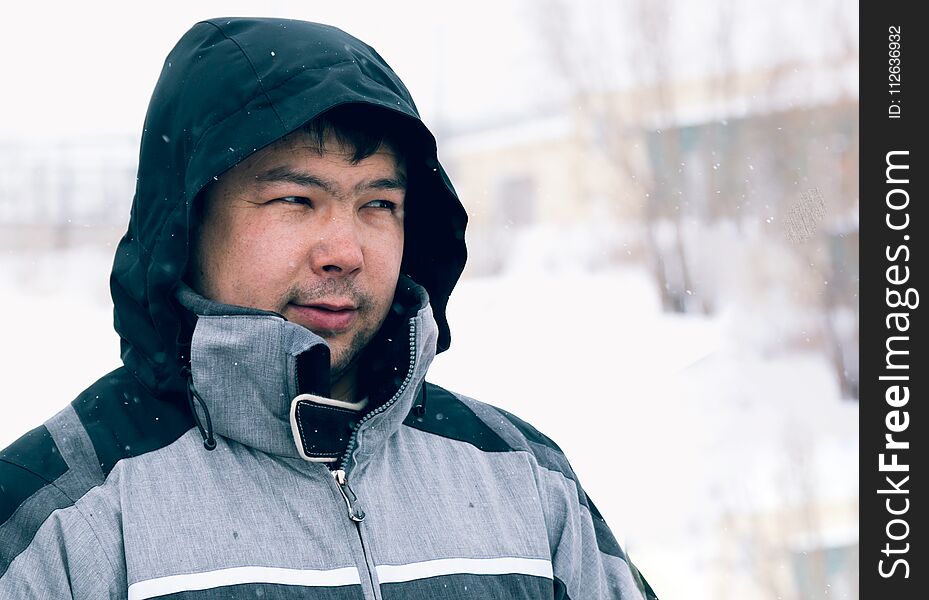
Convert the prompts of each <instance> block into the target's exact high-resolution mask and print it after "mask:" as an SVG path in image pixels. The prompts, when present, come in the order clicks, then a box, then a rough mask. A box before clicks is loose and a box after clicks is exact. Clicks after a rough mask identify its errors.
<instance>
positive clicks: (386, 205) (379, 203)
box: [365, 200, 397, 212]
mask: <svg viewBox="0 0 929 600" xmlns="http://www.w3.org/2000/svg"><path fill="white" fill-rule="evenodd" d="M365 206H367V207H370V208H383V209H387V210H389V211H391V212H393V211H395V210H397V203H396V202H391V201H390V200H372V201H371V202H368V203H367V204H365Z"/></svg>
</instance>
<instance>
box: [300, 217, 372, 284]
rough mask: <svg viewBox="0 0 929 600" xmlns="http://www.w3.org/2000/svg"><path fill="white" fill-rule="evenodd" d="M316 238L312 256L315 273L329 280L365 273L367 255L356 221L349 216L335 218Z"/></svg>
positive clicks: (329, 221)
mask: <svg viewBox="0 0 929 600" xmlns="http://www.w3.org/2000/svg"><path fill="white" fill-rule="evenodd" d="M322 225H323V226H322V227H321V229H319V230H317V231H314V232H313V233H312V234H311V235H314V236H315V237H316V240H315V242H314V244H313V248H312V251H311V254H310V263H311V266H312V268H313V271H314V272H316V273H317V274H318V275H324V276H329V277H334V276H342V275H350V274H352V273H355V272H356V271H359V270H361V267H362V266H363V265H364V254H363V252H362V248H361V239H360V236H359V232H358V231H357V229H356V227H355V224H354V221H353V219H352V218H351V217H348V216H331V217H329V218H327V219H326V220H325V222H324V223H323V224H322Z"/></svg>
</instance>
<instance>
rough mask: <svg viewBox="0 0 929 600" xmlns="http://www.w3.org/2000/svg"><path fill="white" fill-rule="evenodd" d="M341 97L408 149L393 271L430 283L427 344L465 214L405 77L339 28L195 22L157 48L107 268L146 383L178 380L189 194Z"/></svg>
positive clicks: (131, 354) (458, 260)
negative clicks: (395, 129) (377, 112)
mask: <svg viewBox="0 0 929 600" xmlns="http://www.w3.org/2000/svg"><path fill="white" fill-rule="evenodd" d="M342 104H365V105H369V106H373V107H380V109H382V110H385V111H389V112H387V113H385V114H387V115H391V118H393V119H396V120H397V121H399V122H400V123H401V127H402V128H403V130H404V134H405V138H406V141H408V142H409V143H410V147H411V148H414V149H415V150H414V151H413V152H411V153H410V155H409V156H407V163H408V164H407V171H408V189H407V207H408V208H407V214H406V224H405V228H406V232H405V247H404V257H403V265H402V267H401V269H402V272H403V273H404V274H406V275H408V276H409V277H410V278H412V279H413V281H415V282H417V283H419V284H420V285H422V286H423V287H424V288H425V289H426V291H427V292H428V294H429V298H430V301H431V304H432V308H433V312H434V314H435V318H436V322H437V324H438V326H439V340H438V351H439V352H441V351H443V350H445V349H447V348H448V346H449V344H450V341H451V337H450V333H449V328H448V322H447V320H446V316H445V308H446V304H447V303H448V297H449V294H451V291H452V289H453V288H454V286H455V283H456V282H457V281H458V277H459V276H460V275H461V271H462V269H463V268H464V264H465V259H466V250H465V244H464V230H465V225H466V222H467V216H466V214H465V211H464V208H463V207H462V206H461V203H460V202H459V200H458V197H457V195H456V194H455V190H454V189H453V187H452V184H451V182H450V181H449V179H448V177H447V175H446V174H445V171H444V170H443V169H442V166H441V165H440V164H439V162H438V159H437V157H436V145H435V138H434V137H433V136H432V134H431V133H430V132H429V130H428V129H427V128H426V126H425V125H424V124H423V123H422V121H421V120H420V118H419V114H418V112H417V110H416V106H415V105H414V104H413V99H412V98H411V97H410V94H409V92H408V91H407V89H406V87H405V86H404V85H403V83H402V82H401V81H400V79H399V78H398V77H397V75H396V74H395V73H394V72H393V70H392V69H391V68H390V67H389V66H388V65H387V63H386V62H385V61H384V60H383V59H382V58H381V57H380V56H379V55H378V54H377V52H375V51H374V49H372V48H371V47H370V46H368V45H367V44H365V43H363V42H361V41H360V40H358V39H356V38H354V37H352V36H350V35H348V34H346V33H345V32H343V31H341V30H339V29H336V28H335V27H330V26H327V25H320V24H316V23H306V22H302V21H292V20H284V19H256V18H227V19H211V20H209V21H204V22H201V23H198V24H196V25H195V26H194V27H193V28H192V29H191V30H190V31H188V32H187V33H186V34H185V35H184V37H183V38H181V40H180V41H179V42H178V44H177V46H175V48H174V49H173V50H172V51H171V53H170V54H169V55H168V58H167V60H166V61H165V64H164V68H163V69H162V72H161V77H160V78H159V80H158V84H157V85H156V87H155V91H154V93H153V94H152V99H151V103H150V105H149V108H148V114H147V115H146V118H145V129H144V131H143V135H142V145H141V151H140V155H139V171H138V179H137V183H136V192H135V197H134V199H133V203H132V212H131V216H130V220H129V228H128V231H127V232H126V235H125V236H124V237H123V238H122V240H121V241H120V243H119V247H118V248H117V251H116V258H115V261H114V264H113V273H112V276H111V278H110V289H111V293H112V296H113V302H114V305H115V308H114V312H115V327H116V331H117V332H118V333H119V335H120V337H121V344H122V359H123V362H124V363H125V365H126V366H127V367H128V368H129V369H130V370H131V371H132V372H133V373H134V374H135V375H136V377H137V378H138V379H139V380H140V381H141V382H142V383H143V384H144V385H145V386H146V387H148V388H149V389H150V390H152V391H155V392H179V391H181V390H183V386H184V380H183V378H182V375H181V367H182V366H183V365H184V364H185V363H186V361H187V357H186V348H187V344H188V342H189V340H188V339H186V336H188V335H189V330H188V327H186V326H185V322H186V319H187V317H186V316H185V313H184V311H185V309H183V308H181V306H180V305H179V304H178V303H177V301H176V300H175V290H176V288H177V287H178V285H179V284H180V282H181V280H182V278H183V277H184V274H185V272H186V270H187V263H188V260H189V257H190V249H191V243H192V240H191V232H192V231H194V229H195V226H196V223H195V222H193V220H194V219H195V218H196V215H197V211H195V210H192V208H193V205H194V199H195V198H196V197H197V194H198V193H199V192H200V191H201V190H202V189H203V188H204V186H205V185H206V184H207V183H208V182H210V181H211V180H212V179H213V178H214V177H215V176H217V175H219V174H221V173H223V172H224V171H226V170H228V169H229V168H231V167H233V166H234V165H236V164H237V163H239V162H240V161H242V160H243V159H245V158H246V157H247V156H249V155H250V154H252V153H253V152H255V151H256V150H259V149H261V148H263V147H265V146H267V145H268V144H271V143H272V142H274V141H276V140H278V139H280V138H282V137H283V136H285V135H287V134H288V133H290V132H292V131H294V130H296V129H298V128H300V127H301V126H302V125H303V124H305V123H306V122H307V121H310V120H312V119H313V118H314V117H316V116H318V115H320V114H321V113H323V112H325V111H327V110H329V109H331V108H333V107H335V106H339V105H342Z"/></svg>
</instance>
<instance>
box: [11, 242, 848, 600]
mask: <svg viewBox="0 0 929 600" xmlns="http://www.w3.org/2000/svg"><path fill="white" fill-rule="evenodd" d="M111 260H112V259H111V256H110V255H109V253H108V252H105V251H92V250H71V251H67V252H63V251H59V252H53V253H47V254H42V255H36V256H33V257H26V256H15V255H10V254H8V255H7V256H5V257H3V258H0V314H2V315H3V316H2V325H0V326H2V328H3V331H4V344H3V345H2V350H0V352H2V354H0V364H2V365H3V367H2V372H3V377H4V380H5V384H6V385H5V387H6V390H7V395H6V397H7V401H6V403H5V404H4V408H3V411H2V419H0V447H3V446H6V445H7V444H8V443H10V442H11V441H13V440H14V439H15V438H16V437H18V436H19V435H21V434H22V433H23V432H25V431H26V430H27V429H29V428H31V427H34V426H36V425H38V424H40V423H41V422H42V421H44V420H45V419H46V418H48V417H49V416H51V415H52V414H54V413H55V412H56V411H57V410H59V409H60V408H61V407H63V406H64V405H65V403H67V402H68V401H69V400H70V399H71V398H72V397H73V396H74V395H75V394H76V393H78V392H79V391H80V390H81V389H83V388H84V387H86V386H87V385H88V384H90V383H91V382H92V381H93V380H95V379H96V378H97V377H99V376H101V375H102V374H104V373H105V372H107V371H108V370H110V369H112V368H114V367H115V366H117V365H118V340H117V337H116V335H115V333H114V332H113V330H112V325H111V323H112V317H111V308H110V304H109V300H108V298H107V295H106V280H107V276H108V271H109V266H110V263H111ZM517 264H519V263H517ZM571 265H572V263H571V261H565V262H564V263H562V264H557V263H556V264H553V265H548V266H546V267H545V268H540V267H537V268H529V265H528V264H523V265H522V266H520V267H518V268H511V269H510V270H508V271H505V272H504V273H502V274H501V275H499V276H496V277H486V278H466V279H464V280H462V281H461V282H460V284H459V286H458V288H457V289H456V291H455V293H454V294H453V295H452V299H451V302H450V304H449V309H448V312H449V320H450V323H451V325H452V339H453V342H452V347H451V349H450V350H449V351H447V352H446V353H444V354H442V355H440V356H439V357H437V358H436V361H435V363H434V366H433V368H432V370H431V372H430V380H431V381H433V382H435V383H438V384H440V385H443V386H445V387H448V388H450V389H453V390H456V391H459V392H461V393H464V394H466V395H469V396H472V397H475V398H478V399H480V400H482V401H485V402H489V403H492V404H496V405H498V406H501V407H503V408H505V409H507V410H509V411H511V412H513V413H515V414H517V415H518V416H520V417H521V418H523V419H525V420H527V421H529V422H530V423H532V424H533V425H534V426H536V427H537V428H538V429H539V430H540V431H542V432H543V433H545V434H546V435H548V436H549V437H551V438H553V439H554V440H555V441H556V442H557V443H558V444H559V445H560V446H561V447H562V449H563V450H564V451H565V452H566V454H567V455H568V457H569V459H570V460H571V462H572V464H573V466H574V468H575V470H576V472H577V474H578V476H579V478H580V481H581V483H582V484H583V485H584V487H585V489H586V490H587V492H588V493H589V494H590V496H591V497H592V498H593V499H594V501H595V503H596V504H597V507H598V508H599V509H600V511H601V512H602V513H603V515H604V517H605V518H606V520H607V522H608V523H609V524H610V526H611V527H612V529H613V530H614V532H615V533H616V535H617V537H618V538H619V539H620V541H621V543H623V544H624V546H625V547H626V549H627V551H629V552H630V555H631V557H632V558H633V560H634V561H636V562H637V563H638V565H639V567H640V568H641V569H642V570H643V572H644V573H645V574H646V576H647V577H648V578H649V580H650V582H651V583H652V584H653V586H654V587H656V588H657V589H659V590H660V591H661V592H662V594H663V595H664V596H666V597H687V598H710V597H712V591H713V587H712V583H711V577H712V575H713V573H714V571H713V569H712V568H709V567H708V566H707V565H708V564H711V563H712V558H713V553H714V552H715V551H716V545H717V544H718V539H717V537H716V536H717V535H718V530H717V527H718V522H719V520H720V519H721V518H723V517H724V516H725V514H726V513H727V512H730V511H742V512H746V511H747V512H751V511H764V510H774V509H776V508H778V507H783V506H786V505H788V504H790V503H791V502H795V501H801V500H802V499H803V498H801V497H800V496H798V495H799V494H801V493H803V489H802V486H801V484H803V483H804V481H810V480H811V481H813V482H814V484H815V485H814V488H813V493H814V494H815V497H816V498H817V499H819V500H822V501H824V502H825V501H828V500H832V499H834V500H836V501H842V500H843V499H844V500H848V499H856V498H857V495H858V490H857V481H858V465H857V453H858V407H857V404H856V403H851V402H847V401H842V400H841V399H840V397H839V391H838V389H837V386H836V384H835V382H834V380H833V378H832V376H831V372H830V370H829V365H828V363H827V362H826V361H825V359H824V358H822V357H821V356H820V355H818V354H813V353H808V352H799V351H795V352H793V353H789V354H780V355H778V354H772V353H771V352H770V351H766V352H764V353H762V352H761V351H759V350H756V349H755V348H754V347H753V346H752V342H751V340H753V339H754V337H757V336H752V335H747V334H746V332H745V331H744V328H745V327H746V326H751V322H749V321H746V320H745V319H744V318H742V317H740V318H734V317H733V316H732V315H734V314H735V311H721V313H720V316H716V317H713V318H707V317H694V316H675V315H668V314H664V313H662V312H661V311H660V310H659V308H658V306H659V300H658V296H657V293H656V291H655V289H654V287H653V285H652V281H651V279H650V278H649V276H648V274H647V272H646V271H644V270H643V269H642V268H641V267H638V266H634V265H630V266H619V267H617V266H614V267H612V268H608V269H603V268H601V269H595V270H579V269H577V268H572V266H571ZM757 327H758V328H759V329H760V328H762V324H760V323H759V324H757ZM807 492H809V490H807ZM836 532H838V533H836ZM824 535H828V536H829V537H830V539H831V538H836V537H840V538H842V539H851V540H854V539H856V538H857V524H855V523H847V524H844V525H843V524H838V525H833V526H832V530H830V531H827V532H824ZM637 557H638V558H637ZM717 568H718V567H717ZM716 576H719V573H716Z"/></svg>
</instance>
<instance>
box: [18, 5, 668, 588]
mask: <svg viewBox="0 0 929 600" xmlns="http://www.w3.org/2000/svg"><path fill="white" fill-rule="evenodd" d="M465 222H466V217H465V213H464V210H463V208H462V206H461V204H460V203H459V201H458V199H457V197H456V196H455V193H454V190H453V188H452V186H451V183H450V182H449V181H448V179H447V177H446V175H445V173H444V171H443V169H442V167H441V166H440V165H439V163H438V161H437V159H436V149H435V140H434V138H433V137H432V135H431V134H430V133H429V131H428V130H427V129H426V127H425V126H424V125H423V124H422V122H421V121H420V120H419V117H418V115H417V113H416V109H415V107H414V105H413V102H412V99H411V98H410V96H409V94H408V92H407V90H406V89H405V88H404V86H403V84H402V83H401V82H400V80H399V79H398V78H397V76H396V75H395V74H394V73H393V71H391V70H390V68H389V67H388V66H387V65H386V64H385V63H384V61H383V60H382V59H381V58H380V57H379V56H378V55H377V54H376V53H375V52H374V51H373V50H372V49H371V48H369V47H368V46H366V45H365V44H363V43H362V42H360V41H358V40H356V39H355V38H352V37H351V36H348V35H347V34H345V33H343V32H341V31H339V30H338V29H335V28H332V27H327V26H323V25H317V24H311V23H303V22H296V21H285V20H272V19H216V20H212V21H206V22H202V23H199V24H197V25H196V26H194V27H193V28H192V29H191V30H190V31H189V32H188V33H187V34H186V35H185V36H184V37H183V38H182V39H181V41H180V42H179V43H178V45H177V46H176V47H175V48H174V50H173V51H172V52H171V54H170V55H169V56H168V58H167V61H166V62H165V66H164V70H163V72H162V75H161V78H160V80H159V82H158V85H157V87H156V89H155V92H154V94H153V97H152V101H151V105H150V107H149V112H148V115H147V117H146V123H145V130H144V135H143V139H142V149H141V155H140V161H139V173H138V186H137V190H136V195H135V199H134V203H133V207H132V213H131V218H130V223H129V230H128V232H127V234H126V235H125V236H124V238H123V239H122V241H121V242H120V245H119V247H118V249H117V253H116V259H115V262H114V266H113V274H112V278H111V288H112V293H113V300H114V304H115V325H116V329H117V331H118V332H119V334H120V336H121V338H122V359H123V363H124V366H123V367H121V368H119V369H117V370H116V371H114V372H112V373H110V374H108V375H106V376H104V377H103V378H102V379H100V380H99V381H97V382H96V383H95V384H93V385H92V386H91V387H90V388H88V389H87V390H86V391H85V392H84V393H82V394H81V395H80V396H79V397H78V398H77V399H75V400H74V401H73V402H72V403H71V405H70V406H68V407H67V408H65V409H64V410H63V411H62V412H61V413H59V414H58V415H57V416H55V417H53V418H52V419H51V420H49V421H48V422H47V423H46V424H45V425H44V426H42V427H39V428H38V429H36V430H33V431H32V432H30V433H28V434H26V435H25V436H24V437H23V438H21V439H20V440H19V441H17V442H16V443H14V444H13V445H12V446H11V447H10V448H8V449H6V450H5V451H4V452H3V454H2V458H0V485H2V487H0V490H2V500H0V523H2V525H0V541H2V543H0V597H3V598H72V597H73V598H94V599H97V598H126V597H128V598H130V599H132V600H142V599H145V598H189V599H194V598H198V599H199V598H242V597H249V598H252V597H270V598H327V599H336V598H365V599H368V600H373V599H376V598H384V599H389V598H405V599H410V598H430V599H432V598H448V599H452V598H455V599H458V598H499V599H505V598H574V599H577V598H623V599H626V598H644V597H648V598H652V597H654V596H653V594H652V593H651V591H650V589H649V588H648V587H647V584H645V583H644V581H643V580H642V579H641V577H640V576H639V574H638V572H637V570H636V569H635V568H634V567H633V566H632V565H631V564H630V563H629V562H628V561H627V559H626V558H625V556H624V554H623V552H622V551H621V550H620V548H619V546H618V545H617V543H616V540H615V538H614V537H613V535H612V534H611V533H610V531H609V529H608V528H607V526H606V524H605V523H604V522H603V520H602V518H601V517H600V515H599V514H598V512H597V510H596V508H595V507H594V505H593V503H591V502H590V500H589V499H588V498H587V496H586V494H585V493H584V491H583V489H582V488H581V487H580V485H579V484H578V483H577V480H576V477H575V475H574V473H573V471H572V470H571V468H570V466H569V465H568V463H567V460H566V459H565V457H564V456H563V455H562V454H561V452H560V450H559V449H558V447H557V446H555V445H554V444H553V443H552V442H551V441H550V440H548V439H547V438H546V437H544V436H543V435H541V434H540V433H538V432H537V431H536V430H535V429H533V428H532V427H531V426H529V425H527V424H526V423H524V422H523V421H521V420H519V419H517V418H516V417H514V416H512V415H510V414H508V413H506V412H504V411H502V410H499V409H496V408H493V407H490V406H488V405H485V404H481V403H479V402H477V401H474V400H471V399H468V398H464V397H461V396H458V395H456V394H453V393H451V392H448V391H446V390H443V389H441V388H439V387H437V386H435V385H432V384H429V383H426V382H425V375H426V371H427V369H428V367H429V363H430V361H431V360H432V358H433V356H434V355H435V353H436V352H441V351H443V350H445V349H446V348H448V346H449V343H450V334H449V327H448V324H447V322H446V318H445V307H446V304H447V300H448V297H449V294H450V293H451V290H452V288H453V287H454V285H455V282H456V281H457V279H458V277H459V275H460V274H461V271H462V269H463V267H464V262H465V247H464V227H465Z"/></svg>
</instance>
